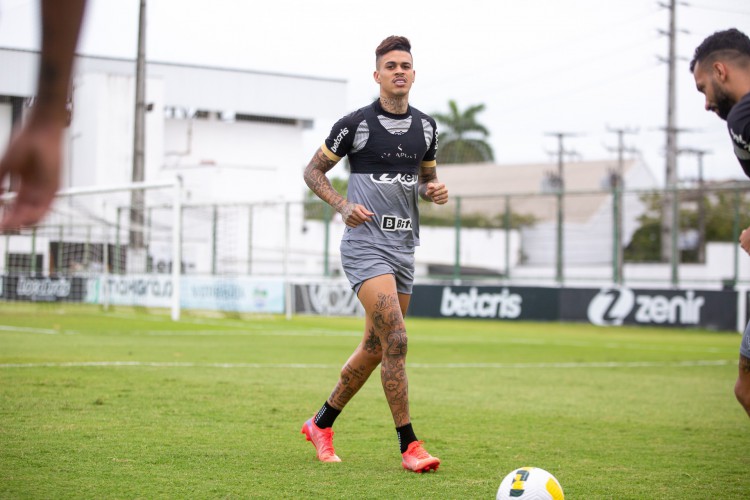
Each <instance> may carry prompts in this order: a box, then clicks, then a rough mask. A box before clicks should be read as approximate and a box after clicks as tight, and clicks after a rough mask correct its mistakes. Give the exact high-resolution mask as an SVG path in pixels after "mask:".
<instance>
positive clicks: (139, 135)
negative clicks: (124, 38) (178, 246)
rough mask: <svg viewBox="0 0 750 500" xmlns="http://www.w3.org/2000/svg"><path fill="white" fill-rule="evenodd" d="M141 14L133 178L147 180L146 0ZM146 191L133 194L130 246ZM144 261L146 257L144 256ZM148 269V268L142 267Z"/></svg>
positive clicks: (138, 240) (135, 243)
mask: <svg viewBox="0 0 750 500" xmlns="http://www.w3.org/2000/svg"><path fill="white" fill-rule="evenodd" d="M140 1H141V5H140V13H139V16H138V57H137V59H136V71H135V124H134V134H133V175H132V180H133V182H143V180H144V171H145V168H144V163H145V161H144V157H145V149H146V140H145V128H146V0H140ZM143 209H144V193H143V190H142V189H136V190H133V191H132V192H131V195H130V249H132V250H136V251H138V250H141V249H142V248H143V246H144V241H143V227H144V218H143ZM144 262H145V260H144ZM143 271H145V269H143Z"/></svg>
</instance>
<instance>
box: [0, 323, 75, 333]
mask: <svg viewBox="0 0 750 500" xmlns="http://www.w3.org/2000/svg"><path fill="white" fill-rule="evenodd" d="M0 331H2V332H19V333H40V334H42V335H59V334H61V333H62V334H65V335H71V334H75V333H78V332H74V331H72V330H53V329H51V328H31V327H28V326H12V325H0Z"/></svg>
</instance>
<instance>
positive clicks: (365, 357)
mask: <svg viewBox="0 0 750 500" xmlns="http://www.w3.org/2000/svg"><path fill="white" fill-rule="evenodd" d="M382 357H383V350H382V348H381V347H380V339H379V338H378V337H377V335H375V329H374V328H373V326H372V324H371V323H370V321H369V320H368V321H366V324H365V336H364V338H363V339H362V342H360V344H359V346H358V347H357V349H356V350H355V351H354V353H352V355H351V356H350V357H349V360H347V362H346V364H344V367H343V368H342V369H341V375H340V377H339V381H338V382H337V383H336V387H334V389H333V392H332V393H331V396H330V397H329V398H328V404H330V405H331V406H333V407H334V408H336V409H338V410H342V409H343V408H344V406H346V404H347V403H348V402H349V401H350V400H351V399H352V398H353V397H354V395H355V394H357V392H358V391H359V390H360V389H361V388H362V386H363V385H365V382H367V379H368V378H370V374H371V373H372V372H373V370H375V368H377V366H378V365H379V364H380V359H381V358H382Z"/></svg>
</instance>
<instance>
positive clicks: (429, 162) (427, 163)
mask: <svg viewBox="0 0 750 500" xmlns="http://www.w3.org/2000/svg"><path fill="white" fill-rule="evenodd" d="M427 122H428V123H429V124H430V125H431V126H432V141H430V146H429V147H428V148H427V152H426V153H425V155H424V157H423V158H422V162H421V163H420V164H419V166H420V167H434V166H436V165H437V161H436V160H435V157H436V156H437V147H438V131H437V124H436V123H435V120H434V119H433V118H432V117H429V116H428V117H427Z"/></svg>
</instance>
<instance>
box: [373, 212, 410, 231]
mask: <svg viewBox="0 0 750 500" xmlns="http://www.w3.org/2000/svg"><path fill="white" fill-rule="evenodd" d="M380 228H381V229H382V230H383V231H411V219H402V218H401V217H396V216H395V215H384V216H383V218H382V219H381V220H380Z"/></svg>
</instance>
